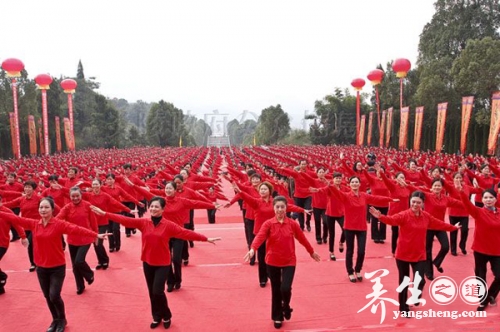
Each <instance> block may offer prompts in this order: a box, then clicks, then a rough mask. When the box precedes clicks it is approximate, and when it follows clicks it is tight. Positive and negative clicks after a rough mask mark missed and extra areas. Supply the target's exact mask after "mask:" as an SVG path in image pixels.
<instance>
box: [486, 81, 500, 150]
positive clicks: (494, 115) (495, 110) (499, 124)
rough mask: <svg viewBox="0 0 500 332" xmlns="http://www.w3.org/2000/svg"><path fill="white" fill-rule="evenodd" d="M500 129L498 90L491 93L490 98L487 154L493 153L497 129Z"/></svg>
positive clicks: (495, 145)
mask: <svg viewBox="0 0 500 332" xmlns="http://www.w3.org/2000/svg"><path fill="white" fill-rule="evenodd" d="M499 129H500V91H497V92H495V93H493V97H492V98H491V123H490V136H489V137H488V154H489V155H493V154H495V149H496V147H497V138H498V131H499Z"/></svg>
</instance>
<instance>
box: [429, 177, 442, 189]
mask: <svg viewBox="0 0 500 332" xmlns="http://www.w3.org/2000/svg"><path fill="white" fill-rule="evenodd" d="M436 182H439V183H441V185H444V184H443V179H439V178H436V179H434V180H432V182H431V187H432V186H433V185H434V183H436Z"/></svg>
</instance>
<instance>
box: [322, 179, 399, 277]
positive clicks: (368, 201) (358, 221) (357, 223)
mask: <svg viewBox="0 0 500 332" xmlns="http://www.w3.org/2000/svg"><path fill="white" fill-rule="evenodd" d="M349 186H350V187H351V192H349V193H345V192H342V191H340V190H339V189H337V188H336V187H335V186H330V187H329V188H330V189H331V191H332V194H333V195H334V197H336V199H338V200H340V201H341V203H342V204H343V205H344V211H345V220H344V232H345V238H346V247H347V248H346V255H345V266H346V270H347V275H348V276H349V281H351V282H356V280H357V281H362V280H363V277H362V276H361V269H362V268H363V262H364V260H365V249H366V231H367V226H366V210H367V208H368V205H375V206H379V204H380V205H382V206H383V204H386V203H389V202H392V201H397V199H396V200H394V199H392V198H391V197H384V196H375V195H369V194H367V193H364V192H361V191H360V189H359V187H360V180H359V177H357V176H353V177H351V178H350V179H349ZM355 238H356V239H357V247H358V252H357V258H356V266H355V267H354V269H353V267H352V260H353V256H354V239H355ZM354 274H356V275H354Z"/></svg>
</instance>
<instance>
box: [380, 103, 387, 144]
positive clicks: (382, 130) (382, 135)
mask: <svg viewBox="0 0 500 332" xmlns="http://www.w3.org/2000/svg"><path fill="white" fill-rule="evenodd" d="M386 113H387V111H386V110H383V111H382V120H381V123H380V133H379V135H380V137H379V146H380V147H381V148H383V147H384V137H385V114H386Z"/></svg>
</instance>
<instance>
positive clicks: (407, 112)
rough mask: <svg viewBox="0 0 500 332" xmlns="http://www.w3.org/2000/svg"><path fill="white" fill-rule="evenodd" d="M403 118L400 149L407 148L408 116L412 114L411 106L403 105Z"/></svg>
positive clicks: (400, 127)
mask: <svg viewBox="0 0 500 332" xmlns="http://www.w3.org/2000/svg"><path fill="white" fill-rule="evenodd" d="M400 115H401V118H400V123H399V144H398V147H399V149H400V150H405V149H406V148H407V145H408V144H407V143H408V117H409V115H410V108H409V107H408V106H407V107H403V108H402V109H401V113H400Z"/></svg>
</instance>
